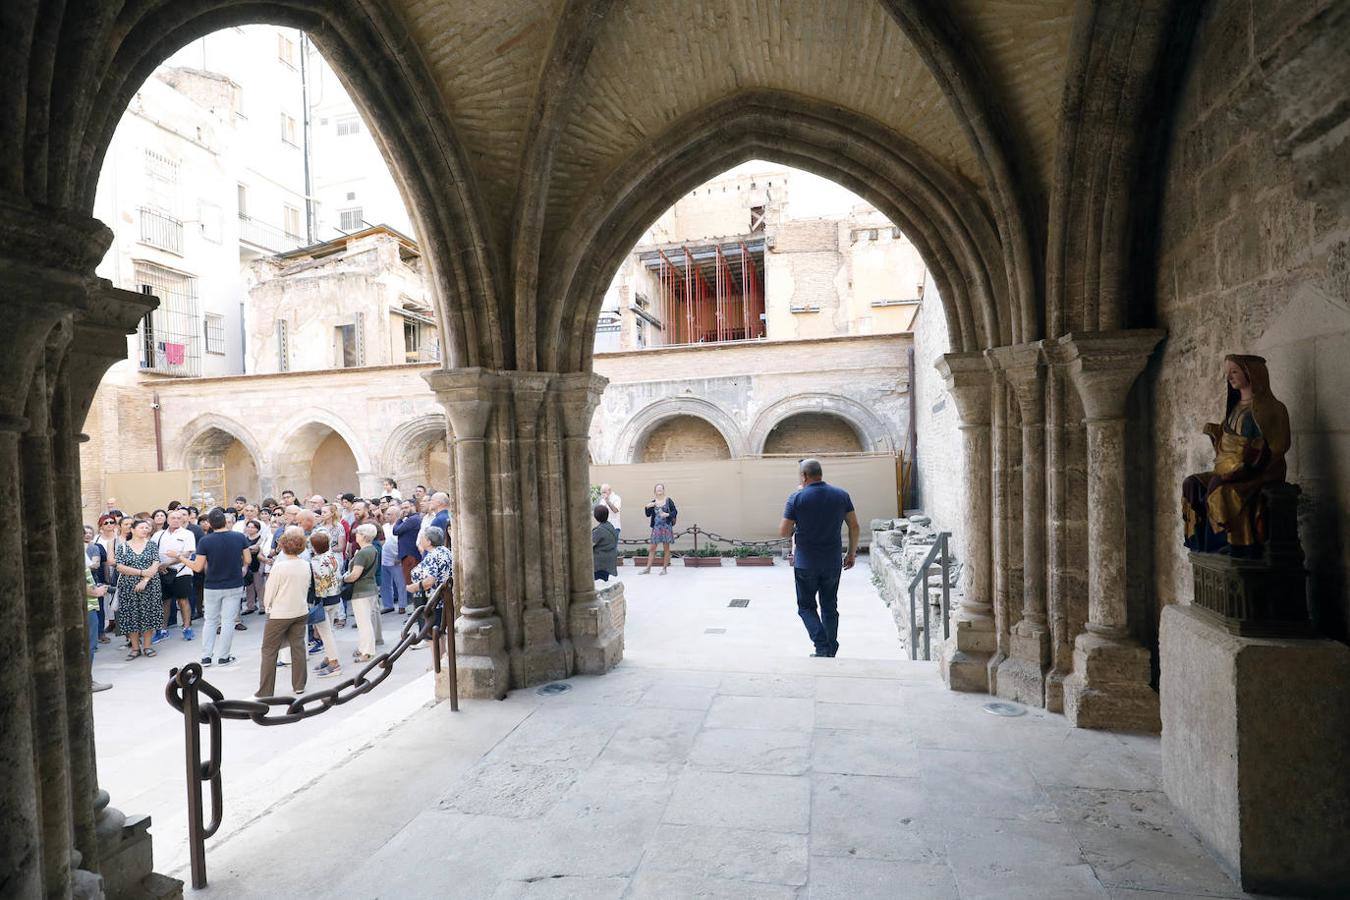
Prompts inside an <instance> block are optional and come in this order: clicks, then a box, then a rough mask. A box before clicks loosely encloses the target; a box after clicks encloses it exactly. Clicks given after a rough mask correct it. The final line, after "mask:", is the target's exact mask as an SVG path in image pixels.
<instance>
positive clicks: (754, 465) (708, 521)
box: [591, 454, 897, 547]
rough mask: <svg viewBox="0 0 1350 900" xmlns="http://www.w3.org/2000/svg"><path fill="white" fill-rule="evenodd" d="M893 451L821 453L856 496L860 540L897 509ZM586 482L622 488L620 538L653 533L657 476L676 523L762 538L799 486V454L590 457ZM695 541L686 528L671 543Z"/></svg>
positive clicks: (833, 475)
mask: <svg viewBox="0 0 1350 900" xmlns="http://www.w3.org/2000/svg"><path fill="white" fill-rule="evenodd" d="M895 459H896V458H895V456H894V455H893V454H850V455H845V456H838V457H831V456H823V457H821V458H820V462H821V465H822V466H823V467H824V470H825V480H826V481H827V482H829V483H830V484H833V485H837V486H838V487H841V488H843V489H844V490H846V491H848V492H849V495H850V496H851V497H852V498H853V506H854V508H855V509H856V510H857V513H858V521H859V523H860V524H861V526H862V537H863V539H864V540H866V539H867V537H868V534H869V533H868V529H867V524H868V521H869V520H871V519H885V518H891V517H893V516H895V515H897V511H896V490H895V488H896V484H895V469H896V466H895ZM591 482H592V483H593V484H596V485H600V484H605V483H608V484H609V485H610V486H611V487H612V488H613V489H614V490H615V491H617V492H618V493H619V496H620V498H621V499H622V501H623V513H622V522H623V534H622V535H621V536H622V538H623V539H625V540H628V539H631V538H644V539H645V538H646V537H647V536H648V535H649V534H650V529H649V527H648V525H647V520H646V518H645V517H644V516H643V515H642V509H643V507H644V506H646V505H647V503H648V502H649V501H650V500H651V499H652V487H653V485H655V484H656V483H657V482H661V483H663V484H665V486H666V494H667V495H668V496H669V497H670V498H671V499H672V500H674V501H675V505H676V507H677V508H678V509H679V518H678V521H677V522H676V531H679V530H682V529H685V528H689V527H691V526H693V525H694V524H696V523H697V525H698V526H699V528H700V529H701V530H706V531H713V532H716V533H717V534H720V535H723V536H724V537H728V538H735V539H738V540H745V541H762V540H767V539H771V538H776V537H778V524H779V522H781V521H782V518H783V503H784V501H786V500H787V498H788V495H789V494H791V493H792V492H793V491H795V490H796V489H797V486H798V478H797V460H796V459H794V458H788V457H762V458H755V459H727V460H698V461H688V462H683V461H682V462H658V463H631V464H625V465H606V466H602V465H592V466H591ZM841 533H842V532H841ZM692 544H693V539H692V537H689V536H686V537H683V538H681V539H680V540H679V541H678V542H677V544H676V546H679V547H688V546H691V545H692ZM699 544H700V546H702V544H703V541H702V539H700V541H699Z"/></svg>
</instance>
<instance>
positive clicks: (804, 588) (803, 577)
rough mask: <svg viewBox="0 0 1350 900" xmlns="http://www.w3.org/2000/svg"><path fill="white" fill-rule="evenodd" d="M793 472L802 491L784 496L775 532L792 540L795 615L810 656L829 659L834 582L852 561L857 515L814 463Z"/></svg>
mask: <svg viewBox="0 0 1350 900" xmlns="http://www.w3.org/2000/svg"><path fill="white" fill-rule="evenodd" d="M798 472H799V474H800V477H801V484H802V486H801V487H800V488H799V489H798V490H797V491H796V492H794V493H793V494H792V496H790V497H788V499H787V504H786V505H785V506H784V507H783V521H782V523H780V524H779V526H778V533H779V534H780V535H782V536H783V537H792V538H795V539H796V551H795V555H794V561H793V568H792V575H793V578H794V579H795V581H796V585H797V615H799V616H801V617H802V624H803V625H805V626H806V633H807V634H808V635H810V636H811V642H812V643H814V644H815V645H816V652H815V653H812V654H811V655H812V656H834V655H835V654H836V653H838V652H839V578H840V575H841V574H842V570H843V569H851V568H853V562H854V559H855V558H856V556H857V551H858V514H857V513H855V512H854V511H853V500H852V499H850V498H849V496H848V491H845V490H843V489H842V488H837V487H835V486H834V485H830V484H826V483H825V480H824V473H823V472H822V471H821V468H820V461H819V460H815V459H804V460H802V461H801V464H800V465H799V466H798ZM845 522H847V523H848V551H847V552H846V553H845V554H844V557H843V560H842V561H841V560H840V557H839V528H840V526H841V525H843V524H844V523H845ZM817 602H819V608H817Z"/></svg>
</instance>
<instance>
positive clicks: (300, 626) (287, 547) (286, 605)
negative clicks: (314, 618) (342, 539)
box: [256, 525, 313, 697]
mask: <svg viewBox="0 0 1350 900" xmlns="http://www.w3.org/2000/svg"><path fill="white" fill-rule="evenodd" d="M279 543H280V547H281V555H280V556H278V557H277V558H276V560H275V561H274V562H273V563H272V573H271V574H270V575H268V577H267V591H266V593H264V594H263V607H264V608H265V609H266V610H267V627H266V628H264V629H263V643H262V664H261V665H262V668H261V669H260V670H259V673H258V693H257V695H256V696H258V697H271V696H274V695H275V693H276V691H275V689H276V681H277V651H279V650H280V649H281V645H282V644H283V643H288V644H290V648H291V689H292V690H293V691H294V692H295V693H296V695H297V696H298V695H299V694H302V693H304V690H305V677H306V675H307V672H306V668H307V667H306V666H305V620H306V619H307V618H308V617H309V602H308V598H309V582H310V578H312V577H313V575H312V573H311V572H310V568H309V563H308V562H306V561H305V560H304V559H302V558H301V557H300V554H301V553H304V552H305V532H304V529H302V528H300V527H299V526H297V525H292V526H291V527H289V528H287V529H286V530H285V531H284V532H282V534H281V541H280V542H279Z"/></svg>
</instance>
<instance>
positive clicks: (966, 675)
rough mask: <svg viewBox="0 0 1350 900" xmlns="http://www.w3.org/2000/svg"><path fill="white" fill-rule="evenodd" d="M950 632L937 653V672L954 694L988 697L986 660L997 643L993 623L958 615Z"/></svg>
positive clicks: (990, 620)
mask: <svg viewBox="0 0 1350 900" xmlns="http://www.w3.org/2000/svg"><path fill="white" fill-rule="evenodd" d="M952 629H953V632H952V636H951V637H949V638H948V639H947V640H945V641H943V642H942V647H941V649H940V650H939V651H938V671H939V672H941V673H942V680H943V682H944V683H945V684H946V685H947V687H948V688H950V689H951V690H953V691H967V692H970V693H977V694H987V693H988V692H989V659H990V657H992V656H993V653H994V648H995V647H996V646H997V643H998V641H997V638H996V637H995V636H994V620H993V619H990V618H989V617H987V616H986V617H984V618H967V617H962V616H961V615H960V614H959V613H958V614H957V618H956V619H954V620H953V621H952Z"/></svg>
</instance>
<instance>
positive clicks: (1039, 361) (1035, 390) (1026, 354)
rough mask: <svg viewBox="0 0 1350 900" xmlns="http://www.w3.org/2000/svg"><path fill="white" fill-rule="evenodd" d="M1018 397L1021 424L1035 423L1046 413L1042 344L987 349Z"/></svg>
mask: <svg viewBox="0 0 1350 900" xmlns="http://www.w3.org/2000/svg"><path fill="white" fill-rule="evenodd" d="M985 352H986V353H988V354H989V358H990V360H991V361H992V364H993V365H995V366H997V367H998V370H999V371H1000V372H1002V373H1003V377H1004V378H1006V379H1007V381H1008V385H1009V386H1010V387H1011V388H1012V389H1013V395H1014V396H1016V397H1017V406H1018V408H1019V409H1020V410H1021V411H1022V422H1023V423H1024V424H1029V425H1030V424H1036V423H1039V422H1040V421H1041V420H1042V419H1043V418H1044V410H1045V403H1044V401H1045V393H1044V384H1045V342H1044V341H1032V342H1031V343H1027V344H1013V345H1011V346H1007V347H994V348H993V349H991V350H986V351H985Z"/></svg>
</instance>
